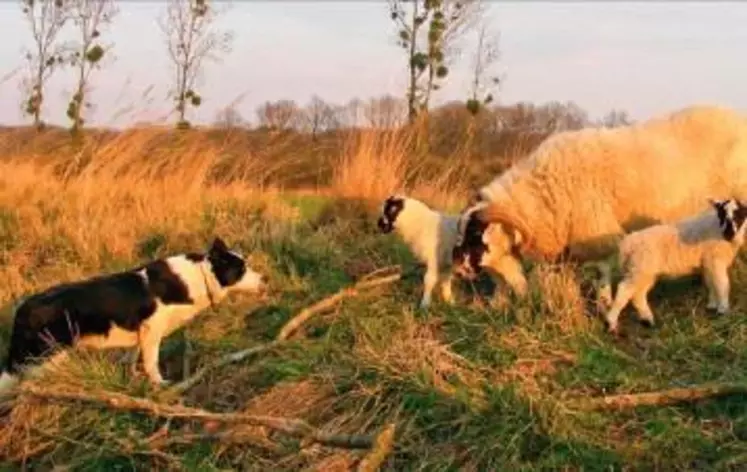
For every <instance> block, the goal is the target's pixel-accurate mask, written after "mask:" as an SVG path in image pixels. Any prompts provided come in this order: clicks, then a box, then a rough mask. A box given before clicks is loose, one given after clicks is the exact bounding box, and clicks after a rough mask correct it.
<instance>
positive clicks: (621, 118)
mask: <svg viewBox="0 0 747 472" xmlns="http://www.w3.org/2000/svg"><path fill="white" fill-rule="evenodd" d="M632 122H633V120H632V119H631V118H630V116H629V115H628V112H627V111H625V110H610V111H609V112H608V113H607V114H606V115H604V117H603V118H602V120H601V122H600V125H602V126H604V127H606V128H615V127H617V126H625V125H629V124H631V123H632Z"/></svg>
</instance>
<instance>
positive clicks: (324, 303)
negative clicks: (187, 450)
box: [166, 266, 402, 394]
mask: <svg viewBox="0 0 747 472" xmlns="http://www.w3.org/2000/svg"><path fill="white" fill-rule="evenodd" d="M389 270H397V271H398V273H396V274H391V275H387V276H384V277H380V278H376V279H369V278H370V276H371V275H372V274H378V273H381V272H384V271H389ZM399 270H400V268H399V267H398V266H394V267H385V268H382V269H377V270H375V271H373V272H372V273H371V274H368V275H366V276H364V277H363V278H362V280H361V281H359V282H357V283H356V284H355V285H353V286H352V287H348V288H345V289H342V290H340V291H339V292H337V293H336V294H334V295H332V296H330V297H327V298H325V299H323V300H320V301H318V302H316V303H314V304H313V305H311V306H310V307H307V308H305V309H303V310H302V311H301V312H300V313H299V314H298V315H296V316H295V317H293V318H292V319H291V320H290V321H288V323H286V324H285V326H283V328H282V329H281V330H280V334H279V335H278V337H277V338H276V340H275V341H272V342H270V343H267V344H262V345H259V346H254V347H251V348H249V349H244V350H243V351H239V352H234V353H232V354H228V355H226V356H223V357H221V358H219V359H218V360H217V361H216V362H213V363H212V364H208V365H206V366H205V367H203V368H201V369H199V370H198V371H197V372H195V374H194V375H192V376H191V377H188V378H185V379H184V380H182V381H181V382H179V383H177V384H175V385H173V386H171V387H170V388H168V390H166V393H167V394H181V393H184V392H186V391H187V390H189V389H191V388H192V387H194V386H195V385H197V384H198V383H199V382H200V381H201V380H202V379H203V378H204V377H205V376H206V375H207V373H208V372H210V371H211V370H214V369H219V368H221V367H224V366H227V365H229V364H234V363H237V362H241V361H243V360H244V359H246V358H247V357H250V356H252V355H254V354H258V353H261V352H265V351H269V350H271V349H273V348H275V347H277V346H278V345H279V344H280V343H281V342H283V341H286V340H287V339H288V337H289V336H290V335H291V334H292V333H293V332H294V331H296V330H297V329H298V328H299V327H300V326H301V325H302V324H303V323H305V322H306V321H307V320H308V319H309V318H311V317H312V316H314V315H315V314H317V313H319V312H321V311H324V310H327V309H329V308H332V307H333V306H335V305H336V304H337V303H339V302H340V301H341V300H342V299H343V298H345V297H346V296H350V295H355V294H356V293H358V291H359V290H361V289H370V288H373V287H377V286H379V285H384V284H388V283H392V282H394V281H396V280H399V278H400V277H401V276H402V274H401V273H399Z"/></svg>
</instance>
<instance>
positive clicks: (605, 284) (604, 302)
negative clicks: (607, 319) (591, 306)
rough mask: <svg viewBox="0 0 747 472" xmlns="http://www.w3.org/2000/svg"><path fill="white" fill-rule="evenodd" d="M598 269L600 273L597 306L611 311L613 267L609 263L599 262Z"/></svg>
mask: <svg viewBox="0 0 747 472" xmlns="http://www.w3.org/2000/svg"><path fill="white" fill-rule="evenodd" d="M596 267H597V270H598V271H599V286H598V288H597V306H599V307H600V308H601V309H603V310H604V309H609V308H610V307H611V306H612V267H611V264H610V262H609V261H600V262H597V264H596Z"/></svg>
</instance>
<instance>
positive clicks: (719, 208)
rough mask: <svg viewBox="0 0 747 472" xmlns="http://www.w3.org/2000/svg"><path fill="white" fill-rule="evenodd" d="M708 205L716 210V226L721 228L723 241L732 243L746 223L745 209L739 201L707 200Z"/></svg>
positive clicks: (746, 212)
mask: <svg viewBox="0 0 747 472" xmlns="http://www.w3.org/2000/svg"><path fill="white" fill-rule="evenodd" d="M708 201H709V203H710V204H711V205H712V206H713V208H714V209H715V210H716V215H717V216H718V225H719V227H720V228H721V231H722V234H723V236H724V239H726V240H727V241H733V240H734V238H735V237H736V236H737V235H738V234H739V233H740V232H741V231H742V230H743V228H744V223H745V221H747V207H746V206H744V205H742V203H741V202H740V201H739V200H735V199H733V198H729V199H726V200H713V199H709V200H708Z"/></svg>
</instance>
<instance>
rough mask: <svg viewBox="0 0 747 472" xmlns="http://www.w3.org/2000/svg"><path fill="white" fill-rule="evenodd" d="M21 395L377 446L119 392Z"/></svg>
mask: <svg viewBox="0 0 747 472" xmlns="http://www.w3.org/2000/svg"><path fill="white" fill-rule="evenodd" d="M21 394H23V395H27V396H31V397H35V398H39V399H41V400H45V401H53V402H58V403H59V402H67V403H77V404H80V405H81V406H94V407H99V408H101V407H104V408H110V409H113V410H120V411H137V412H142V413H147V414H149V415H151V416H157V417H160V418H183V419H192V420H201V421H204V422H210V421H213V422H217V423H244V424H251V425H255V426H264V427H266V428H270V429H274V430H276V431H280V432H283V433H285V434H288V435H290V436H295V437H300V438H304V439H307V440H309V441H311V442H316V443H319V444H323V445H326V446H331V447H341V448H348V449H367V448H371V447H372V446H373V445H374V441H373V440H372V438H371V437H369V436H351V435H344V434H330V433H325V432H323V431H320V430H319V429H317V428H314V427H313V426H311V425H310V424H308V423H307V422H305V421H302V420H298V419H294V418H281V417H276V416H262V415H248V414H245V413H213V412H211V411H207V410H202V409H199V408H190V407H186V406H181V405H167V404H163V403H156V402H154V401H152V400H149V399H147V398H137V397H132V396H129V395H124V394H122V393H116V392H107V391H102V392H97V393H87V392H72V391H58V390H54V391H53V390H48V389H44V388H41V387H39V386H36V385H25V386H23V387H21Z"/></svg>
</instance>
